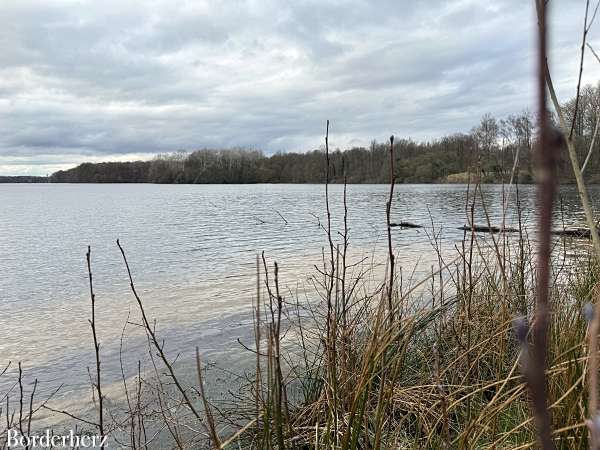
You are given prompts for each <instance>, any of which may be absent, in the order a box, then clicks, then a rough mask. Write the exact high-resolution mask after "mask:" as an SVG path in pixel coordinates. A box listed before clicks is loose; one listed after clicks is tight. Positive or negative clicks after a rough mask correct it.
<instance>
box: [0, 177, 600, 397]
mask: <svg viewBox="0 0 600 450" xmlns="http://www.w3.org/2000/svg"><path fill="white" fill-rule="evenodd" d="M466 189H467V188H466V186H461V185H400V186H397V187H396V193H395V198H394V204H393V210H392V216H393V221H396V222H399V221H409V222H413V223H417V224H422V225H426V228H425V229H422V230H417V229H404V230H400V229H394V231H393V234H394V245H395V249H396V252H397V254H398V256H397V258H398V259H397V260H398V264H399V265H401V266H402V267H403V268H406V270H408V271H412V269H413V268H414V267H416V268H417V270H416V275H415V276H418V275H419V274H420V273H426V272H428V271H429V270H430V267H431V264H432V263H434V261H435V262H436V261H437V259H436V257H435V253H434V251H433V248H432V244H431V240H430V237H429V236H430V235H431V232H432V226H431V224H432V222H433V225H434V227H435V228H436V231H437V230H440V229H441V230H442V245H443V247H444V249H446V250H447V251H448V252H452V249H453V246H454V244H455V243H456V242H459V241H460V240H461V239H462V236H463V233H462V231H459V230H457V227H460V226H462V225H463V224H465V198H466ZM533 189H534V188H533V187H532V186H521V187H520V198H521V206H522V210H523V216H524V220H525V221H526V222H527V223H530V224H531V223H533V222H534V221H535V204H536V199H535V195H534V190H533ZM388 191H389V188H388V186H385V185H351V186H348V195H347V196H348V209H349V229H350V232H349V237H350V245H351V255H352V258H353V260H360V259H361V258H366V257H369V258H371V257H374V259H375V260H377V261H378V262H380V263H383V264H385V256H384V255H385V251H386V245H387V243H386V228H385V204H386V199H387V195H388ZM483 191H484V193H485V198H486V204H487V207H488V212H489V214H490V216H491V217H492V222H496V223H497V221H498V220H499V217H501V212H502V205H503V194H502V187H501V186H484V187H483ZM330 194H331V208H332V214H333V220H334V228H336V229H339V230H341V219H342V217H343V204H342V186H332V187H331V188H330ZM561 195H562V204H563V207H564V211H565V213H564V220H565V222H566V223H567V224H568V225H573V224H581V223H582V222H583V214H582V213H581V210H580V207H579V201H578V199H577V196H576V192H575V190H574V188H572V187H565V188H563V189H562V191H561ZM592 195H593V197H595V198H596V199H598V198H600V189H599V188H598V187H593V188H592ZM324 202H325V197H324V186H322V185H242V186H237V185H214V186H212V185H209V186H203V185H93V184H86V185H60V184H31V185H16V184H6V185H0V211H1V214H0V273H1V276H0V305H1V307H2V309H1V314H0V366H4V365H6V364H7V363H8V362H9V361H12V362H13V365H16V362H17V361H19V360H20V361H22V364H23V367H24V371H25V374H26V377H27V378H26V381H27V383H28V386H31V383H32V382H33V379H34V378H38V379H39V382H40V385H39V392H40V395H44V394H47V393H48V392H50V391H52V390H53V389H54V388H56V387H58V385H60V384H61V383H65V387H64V388H63V389H62V391H61V394H60V395H58V396H57V397H56V402H59V404H61V405H63V406H64V407H70V408H78V407H81V405H82V404H85V403H89V400H90V389H89V378H88V375H87V367H88V366H89V367H92V366H93V344H92V339H91V331H90V327H89V324H88V319H89V317H90V300H89V291H88V284H87V283H88V280H87V268H86V262H85V253H86V250H87V246H88V245H91V248H92V269H93V273H94V288H95V292H96V297H97V323H98V328H99V339H100V341H101V344H102V348H101V352H102V359H103V370H104V375H105V377H106V380H105V383H107V384H110V383H117V382H118V380H119V377H120V366H119V342H120V336H121V332H122V329H123V326H124V324H125V322H126V320H127V316H128V314H129V312H130V311H131V318H130V320H131V321H132V322H135V321H137V320H139V314H138V311H137V309H136V304H135V299H134V298H133V296H132V295H131V293H130V290H129V284H128V279H127V273H126V270H125V267H124V265H123V261H122V258H121V255H120V253H119V250H118V248H117V246H116V244H115V240H116V239H117V238H119V239H120V241H121V243H122V245H123V247H124V248H125V251H126V253H127V256H128V259H129V262H130V265H131V269H132V272H133V276H134V280H135V282H136V287H137V289H138V292H139V293H140V295H141V297H142V299H143V300H144V301H145V304H146V307H147V312H148V314H149V315H150V316H151V317H153V318H156V319H157V329H158V332H159V334H160V336H161V337H163V338H165V340H166V342H167V348H168V350H169V352H170V354H172V355H174V354H176V353H177V352H180V353H181V356H180V364H181V368H180V370H182V371H183V372H185V370H186V369H185V368H186V361H187V363H189V362H190V361H191V357H192V355H193V351H194V348H195V347H196V346H198V347H200V349H201V351H202V353H203V356H204V358H205V360H207V361H209V362H216V363H218V364H221V365H225V366H226V367H229V369H231V370H234V369H235V365H236V361H237V360H238V358H242V357H241V356H239V355H240V354H241V353H242V350H241V348H240V346H239V344H238V343H237V341H236V339H237V338H241V339H242V340H247V342H248V343H250V342H251V338H250V330H251V327H252V318H251V313H250V310H251V301H252V297H253V295H254V292H255V286H256V284H255V283H256V280H255V258H256V255H257V254H259V253H260V252H262V251H264V252H265V255H266V257H267V259H268V261H270V262H272V261H278V262H279V265H280V277H281V280H282V285H284V287H285V288H287V289H290V290H296V288H297V287H298V286H303V285H304V284H305V283H306V280H307V277H308V276H310V275H312V274H314V266H313V265H314V264H318V263H319V260H320V257H321V256H320V255H321V250H322V248H323V246H324V245H325V244H326V236H325V234H324V232H323V229H322V228H321V227H320V226H319V224H324V223H325V220H326V214H325V203H324ZM508 204H509V220H508V223H507V225H511V224H514V222H515V220H514V214H513V213H512V211H513V208H512V207H513V206H514V191H513V192H512V195H511V196H510V197H509V201H508ZM556 214H557V216H556V217H557V218H560V217H561V214H560V212H557V213H556ZM477 215H478V217H479V219H478V220H477V222H483V220H482V217H483V212H482V211H481V210H480V209H478V211H477ZM560 220H562V218H561V219H560ZM436 264H437V262H436ZM124 352H125V354H126V355H128V358H127V360H126V364H125V371H126V372H127V375H132V374H134V373H135V372H136V370H137V359H138V356H136V355H139V357H140V358H143V355H144V354H146V353H147V350H146V346H145V342H144V338H143V336H142V335H141V333H140V332H139V330H136V329H135V327H131V326H130V327H129V328H128V330H127V332H126V339H125V345H124ZM13 367H14V366H13ZM11 375H14V371H12V370H11V371H9V374H8V376H5V377H3V378H0V397H1V396H2V392H3V391H5V390H6V389H8V388H9V387H10V386H11V384H12V382H14V378H12V377H11ZM60 402H62V403H60ZM55 404H56V403H55Z"/></svg>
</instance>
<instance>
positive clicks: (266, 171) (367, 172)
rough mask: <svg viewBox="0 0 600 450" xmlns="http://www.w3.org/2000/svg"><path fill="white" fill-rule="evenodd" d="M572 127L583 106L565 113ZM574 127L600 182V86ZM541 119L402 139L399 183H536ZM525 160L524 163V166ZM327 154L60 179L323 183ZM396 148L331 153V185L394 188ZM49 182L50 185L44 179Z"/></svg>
mask: <svg viewBox="0 0 600 450" xmlns="http://www.w3.org/2000/svg"><path fill="white" fill-rule="evenodd" d="M563 108H564V112H565V115H566V117H568V118H569V123H571V119H570V118H572V117H573V112H574V110H575V100H574V99H573V100H570V101H568V102H567V103H566V104H565V105H563ZM578 109H579V112H578V114H577V116H576V121H575V123H574V124H573V139H574V141H575V143H576V148H577V151H578V155H579V161H580V163H583V161H584V160H585V159H586V156H587V154H588V151H589V149H590V146H592V147H593V149H592V151H591V157H590V158H589V162H588V164H587V169H586V178H587V180H588V181H589V182H591V183H594V182H600V170H599V169H600V154H599V153H600V148H599V147H600V142H599V141H600V139H594V137H595V133H597V131H598V120H599V119H600V113H599V112H600V85H599V86H596V87H593V86H589V85H588V86H586V87H585V88H583V89H582V94H581V97H580V99H579V104H578ZM535 124H536V119H535V117H533V115H532V114H531V113H529V112H528V111H524V112H521V113H519V114H514V115H510V116H508V117H506V118H504V119H500V120H499V119H496V118H494V117H492V116H491V115H489V114H486V115H484V117H483V118H482V119H481V120H480V122H479V124H478V125H476V126H475V127H473V129H472V130H471V132H470V133H456V134H452V135H449V136H445V137H442V138H440V139H436V140H434V141H431V142H415V141H413V140H407V139H399V138H396V141H395V145H394V149H395V163H394V166H395V167H394V171H395V176H396V181H397V182H398V183H464V182H467V181H468V180H469V173H474V172H478V173H481V181H482V182H489V183H493V182H508V181H509V179H510V176H511V173H512V171H513V166H514V161H515V159H516V160H517V164H516V166H515V171H514V174H515V181H518V182H520V183H529V182H532V181H533V178H534V174H533V170H532V166H533V165H534V164H533V161H532V156H533V152H532V149H533V148H534V146H535V136H536V130H535ZM517 156H518V158H517ZM324 159H325V158H324V148H321V149H318V150H313V151H309V152H306V153H276V154H273V155H271V156H266V155H265V154H263V153H262V152H261V151H259V150H248V149H202V150H196V151H193V152H191V153H187V152H176V153H172V154H166V155H158V156H156V157H155V158H154V159H153V160H151V161H132V162H106V163H95V164H93V163H84V164H81V165H79V166H77V167H75V168H73V169H69V170H64V171H58V172H56V173H54V174H52V175H51V176H50V177H49V179H48V181H50V182H56V183H194V184H196V183H322V182H323V181H324V180H325V170H326V169H325V162H324ZM389 164H390V158H389V143H379V142H375V141H373V142H372V143H371V145H370V146H369V147H368V148H364V147H358V148H351V149H347V150H345V151H340V150H333V151H332V150H331V149H330V167H331V171H330V179H331V182H333V183H341V182H343V181H344V178H346V180H347V182H348V183H386V182H388V181H389V178H390V170H389V167H390V166H389ZM558 165H559V168H558V169H559V174H560V177H561V180H562V181H563V182H569V181H571V179H572V175H571V170H570V166H569V163H568V158H567V155H566V151H565V153H564V154H563V157H562V160H561V161H559V162H558ZM44 180H45V178H44Z"/></svg>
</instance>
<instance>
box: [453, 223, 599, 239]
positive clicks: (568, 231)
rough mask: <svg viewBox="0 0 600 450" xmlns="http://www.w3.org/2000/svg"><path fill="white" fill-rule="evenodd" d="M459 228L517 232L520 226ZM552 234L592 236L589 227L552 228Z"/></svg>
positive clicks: (582, 237)
mask: <svg viewBox="0 0 600 450" xmlns="http://www.w3.org/2000/svg"><path fill="white" fill-rule="evenodd" d="M458 229H459V230H462V231H475V232H478V233H500V232H505V233H517V232H518V231H519V229H518V228H512V227H505V228H500V227H495V226H488V225H473V227H471V226H469V225H464V226H462V227H459V228H458ZM552 234H554V235H555V236H569V237H574V238H579V239H589V238H591V233H590V230H589V228H563V229H560V230H552Z"/></svg>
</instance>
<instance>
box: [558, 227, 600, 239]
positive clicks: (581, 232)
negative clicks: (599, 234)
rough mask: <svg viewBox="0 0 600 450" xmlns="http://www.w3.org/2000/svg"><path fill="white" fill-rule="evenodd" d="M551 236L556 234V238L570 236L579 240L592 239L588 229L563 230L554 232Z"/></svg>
mask: <svg viewBox="0 0 600 450" xmlns="http://www.w3.org/2000/svg"><path fill="white" fill-rule="evenodd" d="M552 234H556V235H558V236H570V237H575V238H581V239H589V238H591V237H592V233H590V229H589V228H565V229H563V230H554V231H552Z"/></svg>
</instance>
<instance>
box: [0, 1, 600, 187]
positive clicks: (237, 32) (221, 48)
mask: <svg viewBox="0 0 600 450" xmlns="http://www.w3.org/2000/svg"><path fill="white" fill-rule="evenodd" d="M551 3H552V6H553V8H552V10H551V17H552V25H553V27H552V30H551V32H552V41H551V46H552V61H551V62H552V70H553V73H554V77H555V83H556V85H557V89H558V90H559V96H560V97H561V98H562V99H567V98H569V97H571V96H573V95H574V91H575V86H576V76H577V69H578V67H577V66H578V61H577V58H578V47H579V45H580V43H579V40H580V35H581V28H582V21H583V13H584V9H585V1H584V0H579V1H576V0H552V1H551ZM533 4H534V3H533V0H504V1H503V0H498V1H495V2H490V1H483V0H480V1H475V0H456V1H438V0H422V1H416V0H415V1H408V0H407V1H398V0H390V1H366V0H365V1H356V0H353V1H333V0H332V1H330V0H315V1H302V0H294V1H271V0H248V1H242V0H239V1H238V0H223V1H217V0H214V1H201V0H192V1H181V0H165V1H163V0H153V1H150V0H144V1H139V2H136V1H130V0H102V1H96V0H90V1H72V0H38V1H31V0H1V5H0V174H4V175H17V174H42V175H45V174H46V173H52V172H53V171H55V170H58V169H62V168H68V167H72V166H74V165H76V164H78V163H80V162H82V161H102V160H129V159H140V158H142V159H147V158H150V157H152V155H154V154H156V153H160V152H170V151H176V150H182V149H184V150H193V149H197V148H202V147H220V148H223V147H236V146H242V147H250V148H257V149H262V150H264V151H265V152H266V153H273V152H276V151H292V150H293V151H304V150H310V149H313V148H317V147H319V145H321V143H322V141H323V132H324V125H325V121H326V119H330V120H331V122H332V126H331V143H332V145H333V146H334V147H339V148H346V147H348V146H353V145H366V144H368V142H369V141H370V140H372V139H377V140H380V141H382V140H384V139H385V138H386V137H388V136H389V135H390V134H395V135H397V136H400V137H407V138H408V137H411V138H413V139H417V140H421V139H433V138H436V137H439V136H441V135H444V134H447V133H452V132H459V131H463V132H467V131H469V130H470V129H471V127H472V126H473V125H475V124H476V123H477V122H478V120H479V118H480V117H481V116H482V115H483V114H484V113H486V112H489V113H491V114H493V115H495V116H497V117H499V118H501V117H504V116H506V115H508V114H510V113H514V112H519V111H521V110H523V109H525V108H530V109H532V107H533V91H534V89H533V74H534V70H535V66H534V64H535V63H534V57H533V54H534V48H535V41H534V38H535V34H534V31H535V22H534V11H533ZM590 41H591V43H592V44H596V43H598V44H599V45H598V47H600V19H599V20H598V23H597V24H596V26H595V27H594V28H593V29H592V31H591V33H590ZM586 57H587V64H586V72H585V80H586V81H588V82H595V81H596V80H597V79H598V76H599V75H600V65H599V64H598V63H597V62H596V61H594V60H593V57H592V55H591V54H590V53H589V52H588V54H587V55H586Z"/></svg>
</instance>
